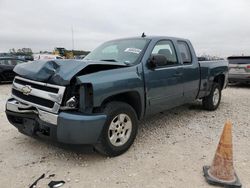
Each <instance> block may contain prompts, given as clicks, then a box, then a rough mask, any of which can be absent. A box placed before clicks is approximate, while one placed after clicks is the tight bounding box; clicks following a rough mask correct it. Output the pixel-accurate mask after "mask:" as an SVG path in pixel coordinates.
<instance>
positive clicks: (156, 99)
mask: <svg viewBox="0 0 250 188" xmlns="http://www.w3.org/2000/svg"><path fill="white" fill-rule="evenodd" d="M154 54H161V55H164V56H165V57H166V59H167V61H168V62H169V63H168V64H166V65H164V66H162V67H155V68H150V67H148V66H146V67H145V69H144V73H145V84H146V95H147V96H146V98H147V104H148V105H147V106H148V108H147V114H153V113H157V112H160V111H163V110H166V109H169V108H172V107H175V106H178V105H180V104H182V103H183V86H182V67H181V64H180V63H179V61H178V59H177V55H176V50H175V47H174V45H173V43H172V41H170V40H161V41H158V42H157V43H156V45H155V46H154V48H153V50H152V52H151V56H152V55H154Z"/></svg>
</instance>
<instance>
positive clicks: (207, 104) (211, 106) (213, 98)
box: [202, 83, 221, 111]
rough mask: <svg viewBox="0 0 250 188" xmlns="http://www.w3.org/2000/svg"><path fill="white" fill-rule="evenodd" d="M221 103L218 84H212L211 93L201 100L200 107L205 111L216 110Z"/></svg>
mask: <svg viewBox="0 0 250 188" xmlns="http://www.w3.org/2000/svg"><path fill="white" fill-rule="evenodd" d="M220 101H221V87H220V85H219V84H218V83H214V84H213V86H212V89H211V93H210V94H209V95H208V96H207V97H204V98H203V99H202V105H203V107H204V109H206V110H211V111H212V110H216V109H217V108H218V106H219V105H220Z"/></svg>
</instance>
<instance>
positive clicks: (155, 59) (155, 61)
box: [148, 54, 167, 68]
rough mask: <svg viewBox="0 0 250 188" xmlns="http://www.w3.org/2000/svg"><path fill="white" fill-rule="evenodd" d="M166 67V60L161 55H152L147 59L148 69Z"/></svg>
mask: <svg viewBox="0 0 250 188" xmlns="http://www.w3.org/2000/svg"><path fill="white" fill-rule="evenodd" d="M165 65H167V58H166V57H165V56H164V55H161V54H154V55H151V57H150V58H149V59H148V67H149V68H155V67H161V66H165Z"/></svg>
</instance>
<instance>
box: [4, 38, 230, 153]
mask: <svg viewBox="0 0 250 188" xmlns="http://www.w3.org/2000/svg"><path fill="white" fill-rule="evenodd" d="M14 71H15V73H16V74H17V76H16V77H15V79H14V81H13V85H12V93H11V98H9V99H8V101H7V104H6V114H7V117H8V120H9V122H10V123H11V124H13V125H14V126H15V127H16V128H17V129H18V130H19V131H20V132H21V133H23V134H26V135H28V136H32V137H42V138H47V139H51V140H54V141H57V142H60V143H66V144H87V145H92V146H94V148H95V149H96V150H97V151H99V152H100V153H102V154H105V155H108V156H117V155H120V154H122V153H124V152H125V151H126V150H128V149H129V147H130V146H131V145H132V143H133V141H134V139H135V137H136V134H137V128H138V121H140V120H142V119H143V118H145V117H146V116H149V115H153V114H155V113H158V112H162V111H164V110H167V109H170V108H173V107H176V106H180V105H183V104H185V103H190V102H192V101H194V100H197V99H202V104H203V107H204V108H205V109H207V110H215V109H217V108H218V106H219V104H220V100H221V91H222V89H224V88H225V87H226V85H227V79H228V62H227V61H207V62H206V61H203V62H198V60H197V57H196V55H195V52H194V49H193V47H192V45H191V43H190V41H189V40H186V39H181V38H173V37H160V36H153V37H149V36H142V37H134V38H125V39H118V40H112V41H109V42H105V43H104V44H102V45H100V46H99V47H98V48H96V49H95V50H93V51H92V52H91V53H90V54H88V55H87V56H86V57H85V58H84V59H83V60H50V61H44V60H40V61H34V62H28V63H25V64H20V65H18V66H16V67H15V69H14Z"/></svg>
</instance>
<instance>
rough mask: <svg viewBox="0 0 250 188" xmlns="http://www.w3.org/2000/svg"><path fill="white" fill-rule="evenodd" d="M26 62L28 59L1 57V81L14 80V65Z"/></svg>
mask: <svg viewBox="0 0 250 188" xmlns="http://www.w3.org/2000/svg"><path fill="white" fill-rule="evenodd" d="M24 62H27V61H26V60H23V59H18V58H14V57H0V83H1V82H4V81H12V80H13V79H14V77H15V73H14V71H13V69H14V67H15V66H16V65H18V64H20V63H24Z"/></svg>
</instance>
